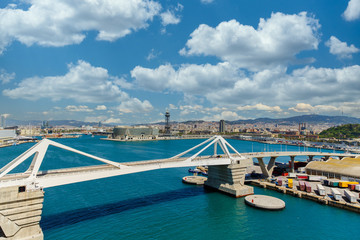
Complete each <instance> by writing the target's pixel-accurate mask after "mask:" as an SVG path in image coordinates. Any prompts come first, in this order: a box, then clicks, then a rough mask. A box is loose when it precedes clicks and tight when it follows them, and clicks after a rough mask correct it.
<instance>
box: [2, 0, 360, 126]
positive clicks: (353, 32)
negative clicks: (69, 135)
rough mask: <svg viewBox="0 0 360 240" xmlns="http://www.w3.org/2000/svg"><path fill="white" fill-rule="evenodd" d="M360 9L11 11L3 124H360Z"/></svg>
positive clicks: (97, 4) (252, 4)
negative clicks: (297, 120) (312, 117)
mask: <svg viewBox="0 0 360 240" xmlns="http://www.w3.org/2000/svg"><path fill="white" fill-rule="evenodd" d="M359 62H360V0H350V1H348V0H337V1H329V0H317V1H310V0H301V1H298V0H292V1H285V0H272V1H268V0H252V1H242V0H233V1H230V0H184V1H170V0H164V1H156V0H153V1H148V0H113V1H110V0H98V1H90V0H83V1H70V0H57V1H51V0H18V1H4V0H3V1H1V2H0V114H5V116H7V117H8V118H13V119H26V120H53V119H57V120H60V119H68V120H70V119H75V120H84V121H102V122H104V123H117V124H135V123H151V122H157V121H163V119H164V112H165V110H166V109H169V111H170V113H171V120H175V121H184V120H194V119H198V120H214V121H218V120H220V119H225V120H237V119H248V118H258V117H273V118H279V117H288V116H294V115H301V114H311V113H316V114H325V115H341V114H342V112H343V113H344V115H348V116H354V117H360V105H359V104H360V97H359V96H360V95H359V93H360V66H359Z"/></svg>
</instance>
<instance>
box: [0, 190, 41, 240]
mask: <svg viewBox="0 0 360 240" xmlns="http://www.w3.org/2000/svg"><path fill="white" fill-rule="evenodd" d="M43 199H44V192H43V191H42V190H36V191H27V190H26V187H25V186H14V187H8V188H0V230H1V231H0V239H11V240H30V239H32V240H43V239H44V236H43V232H42V230H41V228H40V225H39V222H40V219H41V213H42V206H43Z"/></svg>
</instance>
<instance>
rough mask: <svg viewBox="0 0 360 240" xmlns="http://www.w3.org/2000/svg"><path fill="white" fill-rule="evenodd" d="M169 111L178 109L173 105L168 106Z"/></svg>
mask: <svg viewBox="0 0 360 240" xmlns="http://www.w3.org/2000/svg"><path fill="white" fill-rule="evenodd" d="M169 109H170V110H174V109H178V108H177V107H176V106H175V105H174V104H171V103H170V104H169Z"/></svg>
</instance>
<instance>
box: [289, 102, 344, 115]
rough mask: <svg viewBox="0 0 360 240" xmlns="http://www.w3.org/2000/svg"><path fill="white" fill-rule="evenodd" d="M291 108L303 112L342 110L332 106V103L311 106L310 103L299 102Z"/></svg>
mask: <svg viewBox="0 0 360 240" xmlns="http://www.w3.org/2000/svg"><path fill="white" fill-rule="evenodd" d="M289 110H291V111H294V112H302V113H309V112H311V113H319V112H338V111H339V110H340V108H339V107H335V106H331V105H316V106H311V105H310V104H308V103H298V104H296V106H295V107H291V108H289Z"/></svg>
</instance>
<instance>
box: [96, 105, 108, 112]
mask: <svg viewBox="0 0 360 240" xmlns="http://www.w3.org/2000/svg"><path fill="white" fill-rule="evenodd" d="M95 110H98V111H101V110H107V107H106V106H105V105H98V106H96V108H95Z"/></svg>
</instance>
